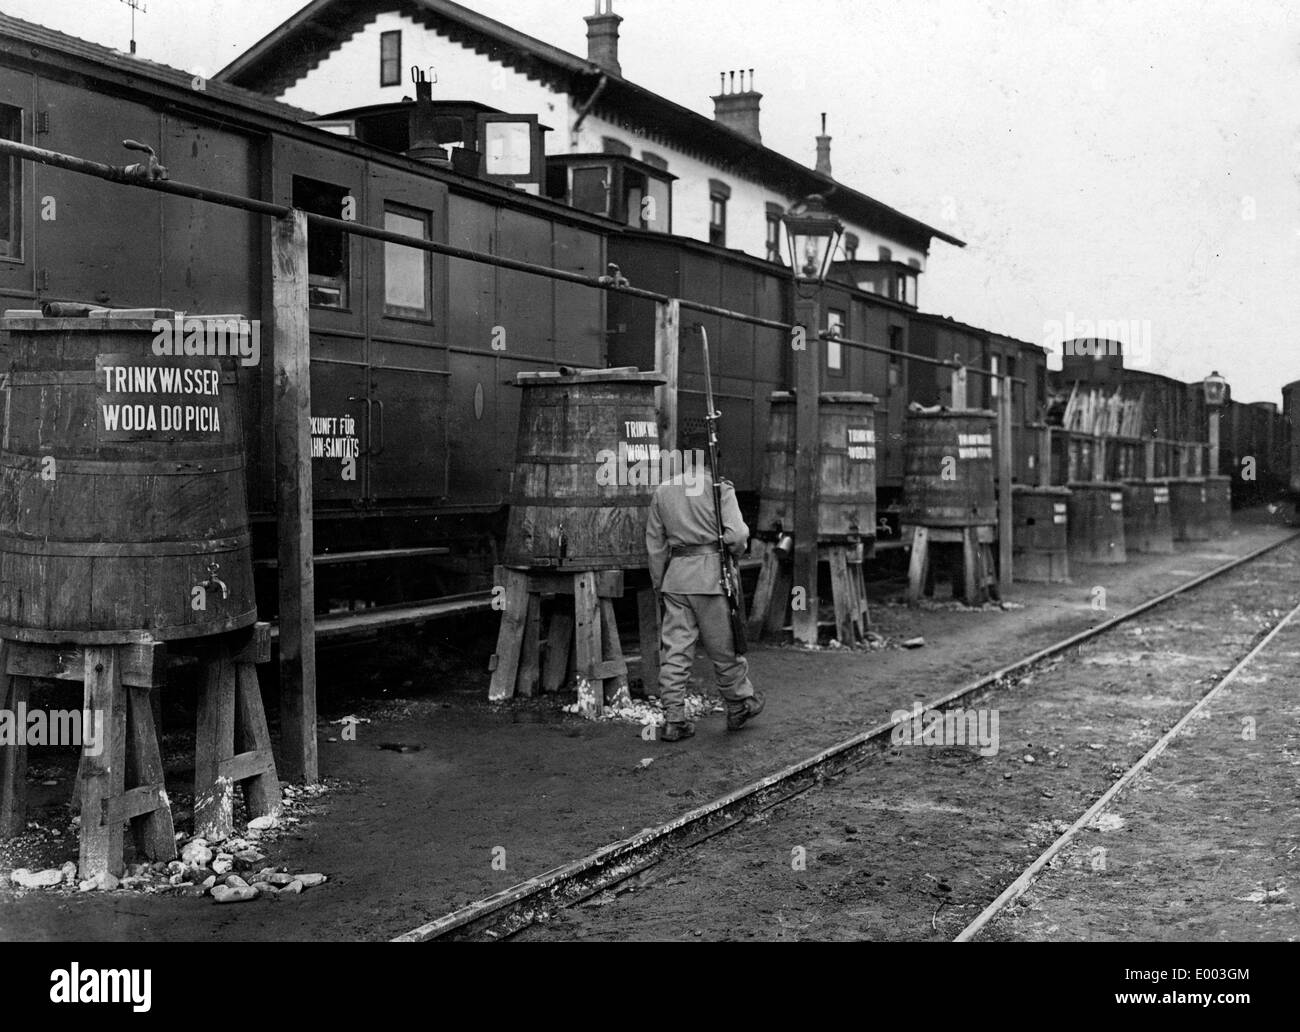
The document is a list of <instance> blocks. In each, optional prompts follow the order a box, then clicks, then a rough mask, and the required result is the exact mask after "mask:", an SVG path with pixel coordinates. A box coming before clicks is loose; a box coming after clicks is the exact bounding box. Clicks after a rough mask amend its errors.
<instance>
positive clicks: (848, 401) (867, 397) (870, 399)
mask: <svg viewBox="0 0 1300 1032" xmlns="http://www.w3.org/2000/svg"><path fill="white" fill-rule="evenodd" d="M798 393H799V392H798V391H792V390H791V391H773V392H772V394H771V396H770V398H769V399H768V400H769V401H771V402H773V403H777V402H788V401H794V400H795V397H796V396H797V395H798ZM817 397H818V399H819V400H820V401H821V403H822V404H824V405H878V404H880V399H879V398H878V397H877V396H876V395H874V394H868V393H867V392H866V391H822V392H821V393H820V394H819V395H818V396H817Z"/></svg>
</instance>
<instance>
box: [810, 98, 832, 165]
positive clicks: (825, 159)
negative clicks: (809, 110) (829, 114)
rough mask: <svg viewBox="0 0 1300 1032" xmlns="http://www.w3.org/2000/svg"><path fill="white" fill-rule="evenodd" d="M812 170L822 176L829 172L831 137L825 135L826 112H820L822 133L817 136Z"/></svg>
mask: <svg viewBox="0 0 1300 1032" xmlns="http://www.w3.org/2000/svg"><path fill="white" fill-rule="evenodd" d="M814 170H815V171H817V172H820V173H821V174H822V175H824V176H829V175H830V174H831V138H830V137H829V136H827V135H826V112H825V111H823V112H822V134H821V135H820V136H819V137H817V164H816V165H815V166H814Z"/></svg>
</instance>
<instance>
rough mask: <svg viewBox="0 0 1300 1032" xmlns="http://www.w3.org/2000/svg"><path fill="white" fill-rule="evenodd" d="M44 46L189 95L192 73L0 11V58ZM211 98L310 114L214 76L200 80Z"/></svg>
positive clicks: (263, 110) (272, 111)
mask: <svg viewBox="0 0 1300 1032" xmlns="http://www.w3.org/2000/svg"><path fill="white" fill-rule="evenodd" d="M38 49H45V50H51V51H58V52H59V53H63V54H66V55H69V56H70V57H73V58H80V59H82V60H85V61H89V62H92V63H94V64H95V65H97V66H99V67H101V68H106V69H111V70H113V71H116V72H119V73H122V74H123V75H125V76H130V77H138V76H143V77H145V78H148V79H151V80H153V81H155V82H158V83H161V84H164V85H167V86H173V87H176V88H179V89H184V90H185V91H186V92H187V93H190V94H193V93H195V92H196V91H195V90H194V87H193V82H194V72H193V71H184V70H182V69H180V68H172V67H170V66H169V65H165V64H160V63H159V62H157V61H151V60H149V59H148V58H144V57H140V56H138V55H136V54H128V53H125V52H123V51H121V50H115V49H113V48H112V47H106V46H102V45H101V44H99V43H91V42H90V41H89V40H84V39H81V38H79V37H77V36H70V35H68V34H67V33H65V32H56V31H55V30H54V29H48V28H46V27H45V26H44V25H37V24H36V23H35V22H29V21H24V20H23V19H22V18H14V17H12V16H10V15H7V14H2V13H0V57H3V58H14V59H17V60H23V59H26V58H32V57H36V56H39V55H38V54H37V53H33V51H34V50H38ZM204 95H206V96H208V97H211V98H213V99H215V100H219V101H224V102H226V103H229V104H235V105H238V106H240V107H244V108H246V109H249V110H252V111H256V112H259V113H260V114H263V115H272V116H274V117H277V118H286V119H290V120H292V121H295V122H299V121H302V120H303V119H305V118H310V117H312V115H311V112H309V111H304V110H303V109H302V108H297V107H294V106H293V105H291V104H282V103H280V102H279V101H276V100H272V99H270V98H269V97H267V96H266V95H265V94H263V93H260V92H257V91H255V90H246V89H243V88H242V87H240V86H236V85H233V84H229V83H225V82H219V81H217V80H216V79H215V78H213V79H208V80H207V81H206V82H205V83H204V90H203V93H201V94H199V96H204Z"/></svg>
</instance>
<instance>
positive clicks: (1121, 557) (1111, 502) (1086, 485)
mask: <svg viewBox="0 0 1300 1032" xmlns="http://www.w3.org/2000/svg"><path fill="white" fill-rule="evenodd" d="M1069 488H1070V500H1069V525H1068V526H1069V545H1070V559H1071V561H1077V562H1089V563H1110V564H1117V563H1123V562H1126V561H1127V560H1128V552H1127V548H1126V546H1125V540H1124V487H1123V485H1122V484H1118V483H1110V482H1109V481H1104V480H1097V481H1078V482H1076V483H1072V484H1070V485H1069Z"/></svg>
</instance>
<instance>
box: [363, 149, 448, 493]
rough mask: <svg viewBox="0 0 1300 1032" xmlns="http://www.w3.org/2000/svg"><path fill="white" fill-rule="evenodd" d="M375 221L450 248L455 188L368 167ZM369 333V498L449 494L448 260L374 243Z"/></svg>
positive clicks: (369, 260)
mask: <svg viewBox="0 0 1300 1032" xmlns="http://www.w3.org/2000/svg"><path fill="white" fill-rule="evenodd" d="M367 195H368V198H369V207H368V221H369V222H370V223H371V224H372V225H377V226H383V227H384V228H385V229H387V230H390V231H392V232H394V233H402V234H404V235H406V236H413V237H419V238H421V239H425V240H437V241H440V242H445V241H446V239H447V188H446V186H445V185H443V184H442V183H440V182H435V181H432V180H427V179H421V178H419V177H416V176H413V175H410V174H407V173H401V172H398V171H396V170H394V169H388V168H384V167H380V166H372V167H371V169H370V181H369V189H368V191H367ZM366 264H367V268H368V276H367V308H368V311H369V318H368V319H367V326H368V328H369V331H370V341H369V345H370V347H369V370H368V372H369V377H368V383H367V391H366V398H367V401H366V408H367V409H368V412H367V413H366V416H367V419H368V420H369V431H368V440H369V442H370V444H369V447H368V450H367V458H368V460H369V461H368V463H367V466H368V470H367V472H368V479H367V483H366V487H367V497H368V499H369V500H370V501H371V502H372V503H374V504H384V503H385V502H388V501H395V500H399V499H400V500H402V501H404V502H414V501H432V500H435V499H439V498H443V497H445V496H446V494H447V382H448V379H449V377H450V371H449V369H448V365H447V348H446V344H445V341H446V327H447V307H448V302H447V259H446V258H445V257H443V256H441V255H434V254H432V253H430V252H428V251H421V250H419V249H418V248H414V247H403V246H402V245H400V244H391V243H386V242H380V241H375V240H369V241H366Z"/></svg>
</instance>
